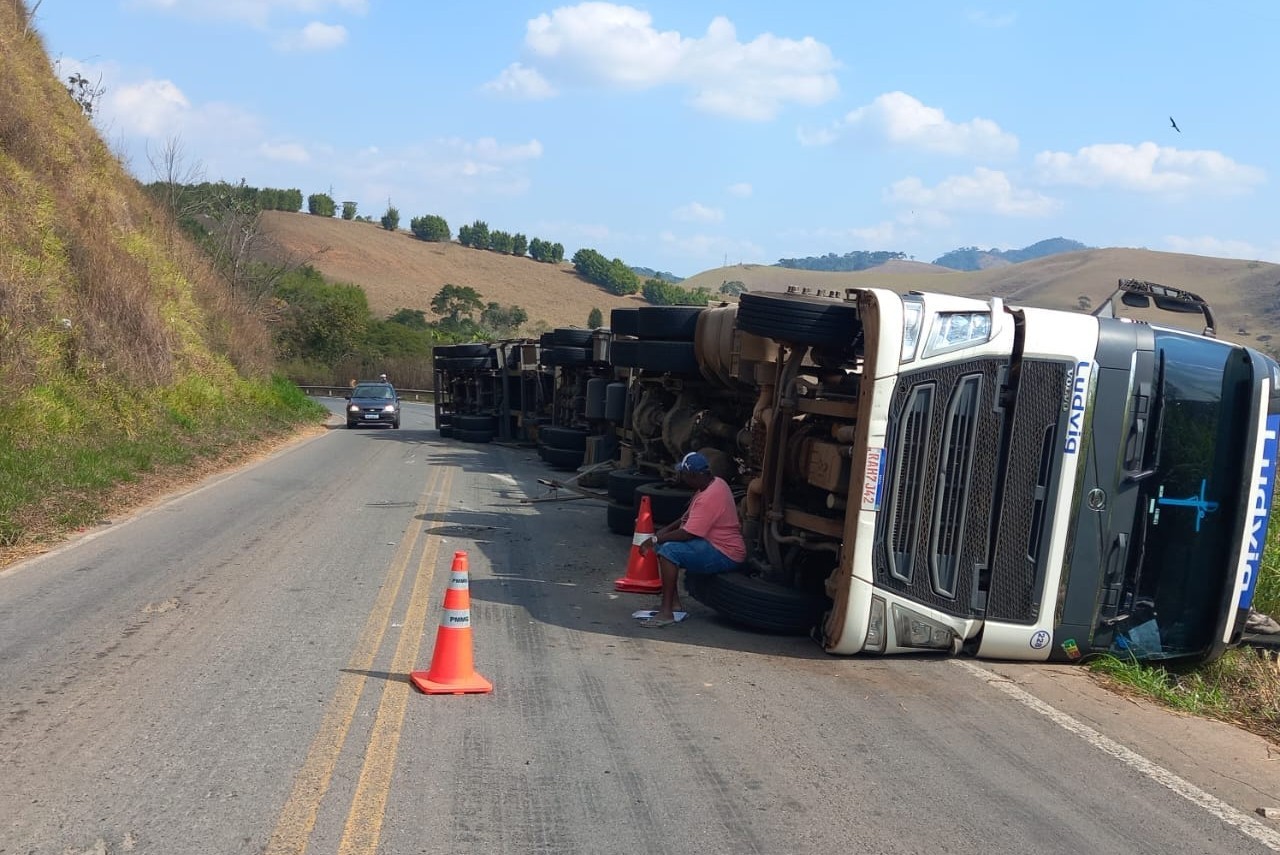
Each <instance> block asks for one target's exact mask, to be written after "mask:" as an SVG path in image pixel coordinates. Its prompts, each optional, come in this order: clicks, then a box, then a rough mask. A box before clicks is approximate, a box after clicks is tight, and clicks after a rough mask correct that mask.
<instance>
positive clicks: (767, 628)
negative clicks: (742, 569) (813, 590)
mask: <svg viewBox="0 0 1280 855" xmlns="http://www.w3.org/2000/svg"><path fill="white" fill-rule="evenodd" d="M685 590H687V591H688V592H689V596H691V597H693V598H694V599H695V600H697V601H698V602H700V603H702V604H703V605H704V606H707V607H708V608H710V609H713V610H715V611H716V612H717V613H719V614H721V615H723V616H724V617H725V618H727V619H728V620H731V621H733V622H734V623H737V624H741V625H742V626H745V627H748V628H750V629H755V630H759V631H760V632H772V633H777V634H779V635H805V634H807V633H808V632H809V630H810V629H812V628H813V627H814V626H816V625H817V624H818V622H819V621H820V620H822V615H823V613H824V612H826V611H827V609H829V608H831V601H830V600H829V599H827V598H826V597H824V596H820V595H817V594H809V593H805V592H803V591H797V590H795V589H794V588H785V587H783V586H782V585H775V584H773V583H772V582H765V581H763V580H762V579H757V578H755V577H752V576H748V575H746V574H745V573H687V574H685Z"/></svg>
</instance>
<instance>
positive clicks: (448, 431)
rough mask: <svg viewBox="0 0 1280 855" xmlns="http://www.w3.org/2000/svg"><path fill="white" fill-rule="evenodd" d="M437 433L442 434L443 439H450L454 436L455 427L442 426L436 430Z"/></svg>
mask: <svg viewBox="0 0 1280 855" xmlns="http://www.w3.org/2000/svg"><path fill="white" fill-rule="evenodd" d="M436 433H438V434H440V438H441V439H448V438H449V437H451V436H453V425H440V426H439V427H437V428H436Z"/></svg>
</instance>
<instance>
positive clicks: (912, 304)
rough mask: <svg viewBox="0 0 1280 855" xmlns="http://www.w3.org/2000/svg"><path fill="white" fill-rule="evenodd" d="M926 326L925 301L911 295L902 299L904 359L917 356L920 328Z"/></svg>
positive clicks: (904, 360) (908, 359)
mask: <svg viewBox="0 0 1280 855" xmlns="http://www.w3.org/2000/svg"><path fill="white" fill-rule="evenodd" d="M923 326H924V303H922V302H920V300H917V299H912V298H910V297H906V298H903V300H902V361H903V362H910V361H911V360H913V359H915V358H916V345H917V344H918V343H919V342H920V329H921V327H923Z"/></svg>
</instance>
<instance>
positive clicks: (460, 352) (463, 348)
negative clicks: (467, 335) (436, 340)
mask: <svg viewBox="0 0 1280 855" xmlns="http://www.w3.org/2000/svg"><path fill="white" fill-rule="evenodd" d="M445 347H447V348H448V349H449V352H448V354H446V355H447V356H471V357H475V356H484V357H488V356H489V355H490V354H491V353H493V348H492V347H490V346H489V345H487V344H485V343H483V342H476V343H472V344H449V345H445ZM441 349H442V348H436V350H441Z"/></svg>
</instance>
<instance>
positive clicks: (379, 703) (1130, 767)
mask: <svg viewBox="0 0 1280 855" xmlns="http://www.w3.org/2000/svg"><path fill="white" fill-rule="evenodd" d="M331 406H335V407H336V403H331ZM429 412H430V411H429V408H428V407H426V406H417V405H410V406H408V407H406V412H405V415H404V421H403V424H404V428H403V429H401V430H399V431H390V430H381V429H371V430H358V431H349V430H345V429H340V428H339V429H333V430H329V431H327V432H326V433H325V434H324V435H323V436H320V437H318V438H314V439H310V440H306V441H303V442H301V443H298V444H295V445H293V446H291V447H290V448H288V449H286V450H285V451H283V452H281V453H279V454H277V455H274V456H273V457H271V458H270V459H268V460H266V461H263V462H261V463H259V464H257V465H254V466H252V467H246V468H244V469H241V470H239V471H237V472H234V473H231V474H229V475H227V476H224V477H221V478H218V479H215V480H214V481H212V482H210V483H207V484H206V485H204V486H202V487H200V488H199V489H197V490H194V491H192V492H189V493H187V494H184V495H182V496H179V497H175V498H171V499H166V500H164V501H162V502H159V503H157V504H156V505H155V506H154V507H152V508H151V509H149V510H147V511H145V512H143V513H141V514H138V515H136V516H135V517H133V518H131V519H129V520H119V521H116V522H115V523H114V524H113V525H108V526H104V527H101V528H100V529H98V530H96V531H94V532H92V533H90V534H89V535H87V536H85V537H82V538H80V539H79V540H77V541H75V542H73V543H71V544H69V545H67V546H66V547H64V548H62V549H60V550H58V551H56V552H54V553H51V554H49V555H46V556H44V557H42V558H40V559H37V560H34V561H31V562H27V563H26V564H22V565H18V566H16V567H14V568H11V569H10V570H8V571H5V572H4V573H3V574H0V687H2V693H3V694H2V699H0V752H3V753H2V755H0V756H3V760H4V765H3V774H2V775H0V853H58V855H62V853H90V852H92V853H123V852H143V853H178V854H181V853H241V852H244V853H271V855H280V853H308V855H313V854H314V853H372V852H382V853H393V854H394V855H399V853H420V852H421V853H435V852H441V853H465V852H486V853H489V852H504V853H538V852H543V853H589V855H596V853H600V854H601V855H605V854H606V853H636V852H644V853H689V852H697V853H808V852H823V853H829V852H859V853H877V852H885V853H915V852H920V853H938V852H950V853H967V852H975V853H976V852H984V853H985V852H992V851H999V852H1020V853H1021V852H1035V853H1059V852H1061V853H1068V852H1070V853H1080V852H1089V853H1094V852H1097V853H1106V852H1124V853H1161V855H1167V853H1227V852H1229V853H1256V852H1270V851H1280V825H1277V823H1276V822H1275V821H1274V820H1266V819H1262V818H1261V817H1258V816H1257V815H1255V814H1254V809H1255V808H1256V807H1259V806H1280V767H1277V764H1278V763H1280V759H1276V758H1274V757H1272V756H1271V755H1269V754H1268V752H1267V748H1266V745H1265V744H1264V743H1263V742H1262V741H1261V740H1258V739H1254V738H1253V737H1249V736H1247V735H1245V734H1241V733H1239V732H1236V731H1234V730H1232V729H1231V728H1227V727H1224V726H1222V725H1215V724H1210V723H1205V722H1199V721H1196V720H1191V719H1186V718H1182V717H1178V716H1173V715H1170V714H1168V713H1165V712H1162V711H1160V710H1157V709H1154V708H1152V707H1150V706H1149V705H1145V704H1140V703H1134V702H1132V701H1127V700H1124V699H1117V698H1115V697H1114V696H1112V695H1109V694H1108V693H1105V692H1102V691H1100V690H1098V689H1097V688H1096V687H1094V686H1093V684H1092V682H1091V681H1090V679H1089V678H1088V677H1087V675H1085V674H1084V673H1083V672H1081V671H1079V670H1073V669H1063V668H1028V667H1022V666H1010V665H996V666H992V665H990V664H985V663H973V662H965V663H963V664H957V663H956V662H954V661H949V660H946V659H935V658H927V659H926V658H918V659H861V658H852V659H842V658H833V657H829V656H826V655H825V654H823V653H822V652H821V651H820V650H819V649H818V648H817V647H816V646H815V645H813V644H812V643H811V642H809V641H808V640H806V639H793V638H776V637H769V636H761V635H754V634H751V633H747V632H743V631H740V630H738V629H735V628H734V627H732V626H730V625H727V624H725V623H723V622H721V621H720V620H719V619H718V618H716V617H715V615H714V614H712V613H710V612H708V611H706V610H705V609H703V608H701V607H699V606H698V604H697V603H695V602H693V601H692V600H687V599H686V605H687V606H689V607H690V611H691V615H690V618H689V619H688V620H687V621H685V622H684V623H682V624H679V625H677V626H674V627H669V628H666V629H661V630H649V629H644V628H641V627H639V626H638V625H637V622H636V621H635V620H633V619H632V618H631V616H630V615H631V612H632V611H633V610H635V609H638V608H645V607H652V604H653V602H654V598H652V597H648V596H638V595H634V594H617V593H615V592H614V589H613V581H614V580H615V579H616V578H617V577H619V576H620V575H622V571H623V569H624V567H625V563H626V558H627V553H628V550H629V548H630V541H629V540H628V539H626V538H620V537H617V536H615V535H611V534H609V533H608V531H607V529H606V528H605V523H604V510H603V508H602V507H601V506H600V505H599V504H597V503H595V502H592V501H590V500H577V499H575V500H570V501H562V502H535V503H522V502H521V499H524V498H530V497H543V496H545V495H547V493H548V490H547V488H546V487H544V486H543V485H540V484H539V483H538V481H537V479H538V478H548V477H555V476H554V475H553V473H550V472H549V471H548V470H546V469H545V468H544V467H543V466H542V464H541V461H539V460H538V458H537V455H536V454H535V453H533V451H531V450H529V449H522V448H507V447H500V446H497V445H488V446H468V445H465V444H461V443H456V442H450V441H441V440H440V439H438V438H437V436H436V434H435V432H434V431H431V430H429V429H428V428H429V426H430V420H429ZM335 423H336V420H335ZM459 550H461V551H465V552H466V553H467V557H468V561H469V564H470V584H471V588H470V596H471V618H472V627H473V630H472V633H473V642H474V656H475V667H476V670H477V671H478V672H479V673H480V674H482V675H483V676H484V677H486V678H487V679H489V680H490V681H492V683H493V684H494V691H493V692H492V694H487V695H466V696H426V695H423V694H421V693H419V692H418V691H417V690H415V689H414V688H412V687H411V685H410V684H409V682H408V673H409V672H410V671H412V670H421V669H426V668H427V667H428V666H429V665H430V662H431V654H432V651H433V648H434V642H435V637H436V632H437V626H438V624H439V621H440V617H441V613H442V609H441V602H442V597H443V594H444V590H445V586H446V585H447V583H448V580H449V566H450V560H451V558H452V557H453V555H454V553H455V551H459Z"/></svg>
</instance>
